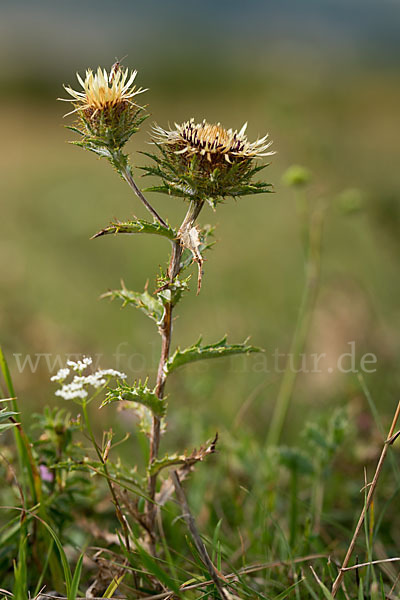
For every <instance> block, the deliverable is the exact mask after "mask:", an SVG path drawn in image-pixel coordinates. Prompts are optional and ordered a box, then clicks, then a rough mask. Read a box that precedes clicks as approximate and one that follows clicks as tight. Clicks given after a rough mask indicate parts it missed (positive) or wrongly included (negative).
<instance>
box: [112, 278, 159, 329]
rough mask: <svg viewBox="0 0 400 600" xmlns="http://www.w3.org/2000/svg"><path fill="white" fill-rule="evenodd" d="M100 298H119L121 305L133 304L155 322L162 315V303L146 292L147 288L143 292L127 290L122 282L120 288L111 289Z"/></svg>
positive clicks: (157, 321)
mask: <svg viewBox="0 0 400 600" xmlns="http://www.w3.org/2000/svg"><path fill="white" fill-rule="evenodd" d="M102 298H111V300H114V299H115V298H119V299H120V300H122V302H123V304H122V306H123V307H124V306H127V305H128V304H133V306H135V307H136V308H139V309H140V310H141V311H143V312H144V313H145V314H146V315H147V316H148V317H150V319H153V321H155V322H156V323H157V324H159V323H161V321H162V319H163V316H164V306H163V303H162V302H161V301H160V300H159V299H158V298H155V297H154V296H152V295H151V294H149V293H148V291H147V290H144V291H143V292H133V291H131V290H127V289H126V287H125V286H124V284H123V282H122V288H121V289H120V290H111V291H110V292H106V293H105V294H103V295H102Z"/></svg>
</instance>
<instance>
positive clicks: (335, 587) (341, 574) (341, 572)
mask: <svg viewBox="0 0 400 600" xmlns="http://www.w3.org/2000/svg"><path fill="white" fill-rule="evenodd" d="M399 416H400V401H399V402H398V404H397V408H396V411H395V414H394V417H393V421H392V424H391V426H390V429H389V433H388V436H387V438H386V441H385V443H384V445H383V448H382V452H381V455H380V458H379V461H378V464H377V466H376V469H375V474H374V477H373V479H372V482H371V485H370V488H369V491H368V495H367V499H366V501H365V503H364V507H363V509H362V511H361V514H360V518H359V519H358V523H357V526H356V528H355V530H354V534H353V537H352V539H351V542H350V544H349V547H348V549H347V553H346V556H345V558H344V561H343V564H342V566H341V568H340V569H339V573H338V576H337V577H336V579H335V581H334V582H333V586H332V596H333V597H335V596H336V594H337V592H338V590H339V587H340V585H341V583H342V579H343V577H344V573H345V571H346V570H347V568H348V564H349V562H350V558H351V555H352V554H353V550H354V546H355V544H356V541H357V538H358V535H359V533H360V531H361V527H362V525H363V523H364V519H365V515H366V514H367V511H368V509H369V507H370V506H371V502H372V499H373V497H374V493H375V489H376V486H377V484H378V479H379V476H380V474H381V471H382V467H383V463H384V462H385V458H386V454H387V451H388V448H389V446H390V445H391V444H393V442H394V441H395V440H396V439H397V437H398V435H399V433H400V432H399V433H395V429H396V424H397V421H398V418H399Z"/></svg>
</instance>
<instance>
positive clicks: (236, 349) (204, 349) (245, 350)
mask: <svg viewBox="0 0 400 600" xmlns="http://www.w3.org/2000/svg"><path fill="white" fill-rule="evenodd" d="M226 340H227V336H224V337H223V338H222V340H220V341H219V342H217V343H215V344H210V345H208V346H202V345H201V338H200V339H199V341H198V342H197V343H196V344H194V345H193V346H190V347H189V348H185V350H181V349H180V348H177V350H175V352H174V354H173V355H172V356H171V357H170V358H169V360H168V362H167V364H166V365H165V373H166V374H167V375H169V373H172V371H174V370H175V369H176V368H177V367H180V366H181V365H185V364H187V363H191V362H195V361H197V360H205V359H207V358H219V357H222V356H231V355H232V354H250V353H251V352H263V350H262V349H261V348H257V347H255V346H249V345H248V344H246V341H245V342H244V343H243V344H227V343H226Z"/></svg>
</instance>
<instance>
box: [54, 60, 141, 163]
mask: <svg viewBox="0 0 400 600" xmlns="http://www.w3.org/2000/svg"><path fill="white" fill-rule="evenodd" d="M136 75H137V71H129V69H127V68H123V67H121V66H120V64H119V62H116V63H115V64H114V65H113V66H112V67H111V69H110V71H109V72H107V71H106V69H102V68H101V67H98V69H97V71H96V72H93V71H92V70H91V69H87V71H86V75H85V79H82V77H81V76H80V75H79V73H77V74H76V76H77V78H78V81H79V83H80V84H81V86H82V91H78V90H74V89H73V88H72V87H71V86H69V85H65V86H64V88H65V90H66V91H67V92H68V94H69V95H70V96H71V98H69V99H67V98H59V99H60V100H64V101H66V102H72V104H73V105H74V110H72V111H71V112H69V113H67V115H71V114H73V113H76V115H77V117H78V121H77V126H76V127H74V128H73V130H74V131H75V132H77V133H80V134H81V135H82V136H83V138H84V139H83V140H82V141H81V142H77V143H78V144H79V145H81V146H83V147H85V148H88V149H89V150H93V151H94V152H97V153H99V152H100V153H101V152H102V151H101V150H99V148H100V149H101V148H107V149H108V150H116V149H119V148H122V146H124V145H125V144H126V142H127V141H128V140H129V138H130V137H131V136H132V135H133V134H134V133H136V131H137V130H138V128H139V126H140V124H141V123H142V122H143V120H144V119H145V118H146V116H147V115H145V116H140V113H141V111H143V107H142V106H139V105H138V104H136V103H135V101H134V98H135V96H137V94H141V93H142V92H145V91H146V90H145V89H142V88H139V89H136V86H135V85H133V82H134V80H135V77H136ZM67 115H65V116H67ZM101 155H102V156H103V155H104V153H103V154H101Z"/></svg>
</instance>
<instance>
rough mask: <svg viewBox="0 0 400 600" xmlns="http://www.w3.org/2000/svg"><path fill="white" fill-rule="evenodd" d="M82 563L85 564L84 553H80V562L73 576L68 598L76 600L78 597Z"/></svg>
mask: <svg viewBox="0 0 400 600" xmlns="http://www.w3.org/2000/svg"><path fill="white" fill-rule="evenodd" d="M82 565H83V554H81V555H80V557H79V558H78V562H77V563H76V567H75V573H74V576H73V578H72V582H71V590H70V596H69V598H68V600H76V597H77V595H78V589H79V582H80V580H81V573H82Z"/></svg>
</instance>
